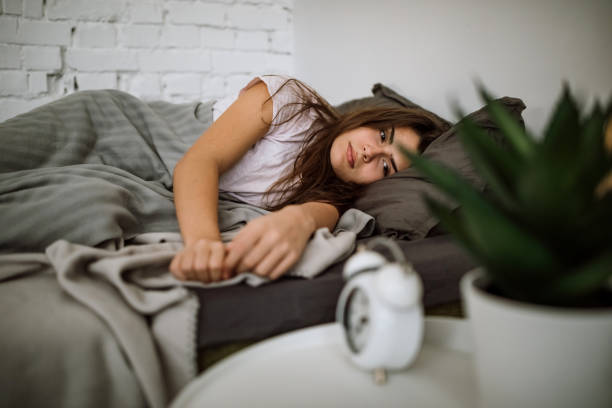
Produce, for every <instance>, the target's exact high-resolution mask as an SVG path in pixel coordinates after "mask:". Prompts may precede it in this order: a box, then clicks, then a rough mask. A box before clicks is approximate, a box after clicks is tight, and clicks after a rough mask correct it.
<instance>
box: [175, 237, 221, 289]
mask: <svg viewBox="0 0 612 408" xmlns="http://www.w3.org/2000/svg"><path fill="white" fill-rule="evenodd" d="M224 258H225V245H224V244H223V242H221V241H216V240H209V239H200V240H198V241H195V242H194V243H193V244H191V245H187V246H185V248H184V249H183V250H182V251H180V252H178V253H177V254H176V255H175V256H174V258H173V259H172V262H171V263H170V272H172V274H173V275H174V276H175V277H176V278H178V279H180V280H199V281H201V282H204V283H208V282H217V281H219V280H221V279H227V278H229V276H222V274H221V268H222V266H223V260H224Z"/></svg>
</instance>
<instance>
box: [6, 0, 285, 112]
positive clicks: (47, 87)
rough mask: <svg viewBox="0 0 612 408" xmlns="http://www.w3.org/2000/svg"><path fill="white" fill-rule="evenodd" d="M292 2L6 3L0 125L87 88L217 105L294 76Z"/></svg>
mask: <svg viewBox="0 0 612 408" xmlns="http://www.w3.org/2000/svg"><path fill="white" fill-rule="evenodd" d="M292 13H293V0H104V1H96V0H45V1H43V0H0V121H3V120H5V119H8V118H10V117H12V116H14V115H16V114H19V113H22V112H25V111H28V110H30V109H33V108H35V107H37V106H39V105H41V104H44V103H47V102H50V101H52V100H54V99H57V98H60V97H62V96H64V95H66V94H68V93H71V92H74V91H77V90H85V89H105V88H114V89H120V90H123V91H126V92H130V93H132V94H134V95H136V96H138V97H141V98H143V99H145V100H156V99H161V100H167V101H172V102H185V101H193V100H206V99H217V100H218V102H217V105H216V115H218V114H219V113H220V112H221V111H223V110H224V109H225V108H226V107H227V106H229V104H230V103H231V102H232V101H233V100H234V99H235V97H236V96H237V92H238V91H239V90H240V88H241V87H242V86H244V85H246V83H247V82H248V81H249V80H250V79H251V78H252V77H253V76H254V75H258V74H265V73H282V74H289V75H291V74H292V73H293V71H294V70H293V17H292Z"/></svg>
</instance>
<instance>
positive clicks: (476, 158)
mask: <svg viewBox="0 0 612 408" xmlns="http://www.w3.org/2000/svg"><path fill="white" fill-rule="evenodd" d="M459 137H460V140H461V143H462V144H463V147H464V148H465V150H466V151H467V153H468V155H469V157H470V160H471V162H472V164H473V165H474V167H475V168H476V170H478V172H479V174H480V176H481V177H482V178H483V179H484V181H485V182H486V183H487V184H488V185H489V187H490V188H491V190H492V192H493V193H494V194H495V196H496V197H497V198H498V199H499V201H500V202H502V203H503V204H504V206H506V207H507V208H514V207H516V200H515V198H514V197H513V195H512V192H511V191H512V189H513V187H514V186H513V182H514V180H516V178H517V177H518V174H519V172H520V166H521V163H520V161H519V160H517V159H518V158H517V157H516V156H515V155H513V154H512V153H510V152H509V151H506V150H503V149H502V148H500V147H499V146H498V145H497V144H496V143H495V142H494V141H493V140H492V139H491V137H489V135H488V134H487V133H486V132H485V131H484V130H483V129H481V128H480V127H478V126H477V125H476V124H475V123H474V122H473V121H472V120H470V119H468V118H466V119H464V121H462V123H461V126H460V128H459ZM512 156H515V157H512Z"/></svg>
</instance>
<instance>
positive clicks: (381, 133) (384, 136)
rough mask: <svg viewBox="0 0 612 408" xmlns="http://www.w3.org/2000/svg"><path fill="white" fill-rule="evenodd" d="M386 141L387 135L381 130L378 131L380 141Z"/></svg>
mask: <svg viewBox="0 0 612 408" xmlns="http://www.w3.org/2000/svg"><path fill="white" fill-rule="evenodd" d="M386 139H387V134H386V133H385V131H384V130H383V129H381V130H380V140H382V141H383V142H384V141H385V140H386Z"/></svg>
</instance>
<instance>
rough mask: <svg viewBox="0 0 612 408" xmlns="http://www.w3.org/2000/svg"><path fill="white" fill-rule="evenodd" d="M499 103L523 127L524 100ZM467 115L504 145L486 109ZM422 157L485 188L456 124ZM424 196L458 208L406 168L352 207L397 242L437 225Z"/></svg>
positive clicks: (369, 190) (379, 183) (422, 234)
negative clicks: (460, 139)
mask: <svg viewBox="0 0 612 408" xmlns="http://www.w3.org/2000/svg"><path fill="white" fill-rule="evenodd" d="M498 101H499V102H500V103H501V104H502V105H504V106H505V107H506V109H507V110H508V111H509V112H510V113H511V115H512V116H513V117H514V118H515V119H517V120H518V121H520V122H521V124H523V119H522V117H521V112H522V111H523V110H524V109H525V104H524V103H523V101H521V100H520V99H517V98H509V97H504V98H501V99H498ZM468 116H469V117H470V118H471V119H472V120H473V121H474V122H476V124H478V125H479V126H481V127H482V128H484V129H485V130H486V132H487V133H488V134H489V135H490V136H491V137H492V138H494V140H496V141H497V142H498V143H500V144H502V145H503V143H504V142H503V136H502V134H501V132H500V131H499V129H498V127H497V126H496V125H495V123H493V121H492V120H491V118H490V116H489V113H488V111H487V110H486V108H481V109H479V110H477V111H475V112H473V113H471V114H470V115H468ZM423 156H424V157H427V158H429V159H431V160H435V161H437V162H440V163H442V164H444V165H446V166H448V167H450V168H453V169H455V170H457V171H458V172H459V173H460V174H461V175H462V176H463V177H465V178H466V179H467V180H469V181H470V182H472V183H473V185H474V186H476V187H477V188H478V189H480V190H483V189H484V188H485V183H484V182H483V181H482V180H481V179H480V178H479V177H478V175H477V174H476V172H475V170H474V168H473V166H472V164H471V162H470V160H469V159H468V156H467V155H466V153H465V151H464V150H463V147H462V145H461V143H460V141H459V137H458V135H457V128H456V125H455V126H452V127H451V128H450V129H448V130H447V131H445V132H444V133H442V134H441V135H440V136H438V138H437V139H435V140H434V141H433V142H432V143H431V144H430V145H429V146H428V147H427V148H426V149H425V151H424V152H423ZM424 195H427V196H430V197H432V198H435V199H439V200H441V201H442V202H444V203H446V204H447V205H449V206H450V207H451V208H453V209H454V208H456V207H457V204H456V203H454V202H451V201H449V199H447V198H446V196H444V195H443V194H442V193H440V192H439V191H438V189H437V188H436V187H434V185H433V184H431V183H429V182H428V181H427V180H426V179H425V178H424V177H423V176H422V175H421V174H420V173H419V172H418V171H417V170H416V169H414V168H407V169H405V170H403V171H400V172H398V173H396V174H393V175H392V176H389V177H387V178H384V179H382V180H379V181H377V182H375V183H372V184H370V185H369V186H368V187H367V188H366V190H365V193H364V194H363V196H362V197H361V198H359V199H358V200H357V201H356V202H355V203H354V207H355V208H357V209H360V210H362V211H364V212H366V213H368V214H370V215H372V216H373V217H374V218H375V219H376V231H375V232H376V233H379V234H383V235H386V236H389V237H393V238H397V239H407V240H415V239H421V238H424V237H426V236H427V235H428V234H429V232H430V231H431V230H432V228H433V227H435V226H436V225H437V224H438V220H437V219H436V218H434V217H433V216H431V215H430V214H429V211H428V209H427V205H426V204H425V201H424V200H423V196H424Z"/></svg>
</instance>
